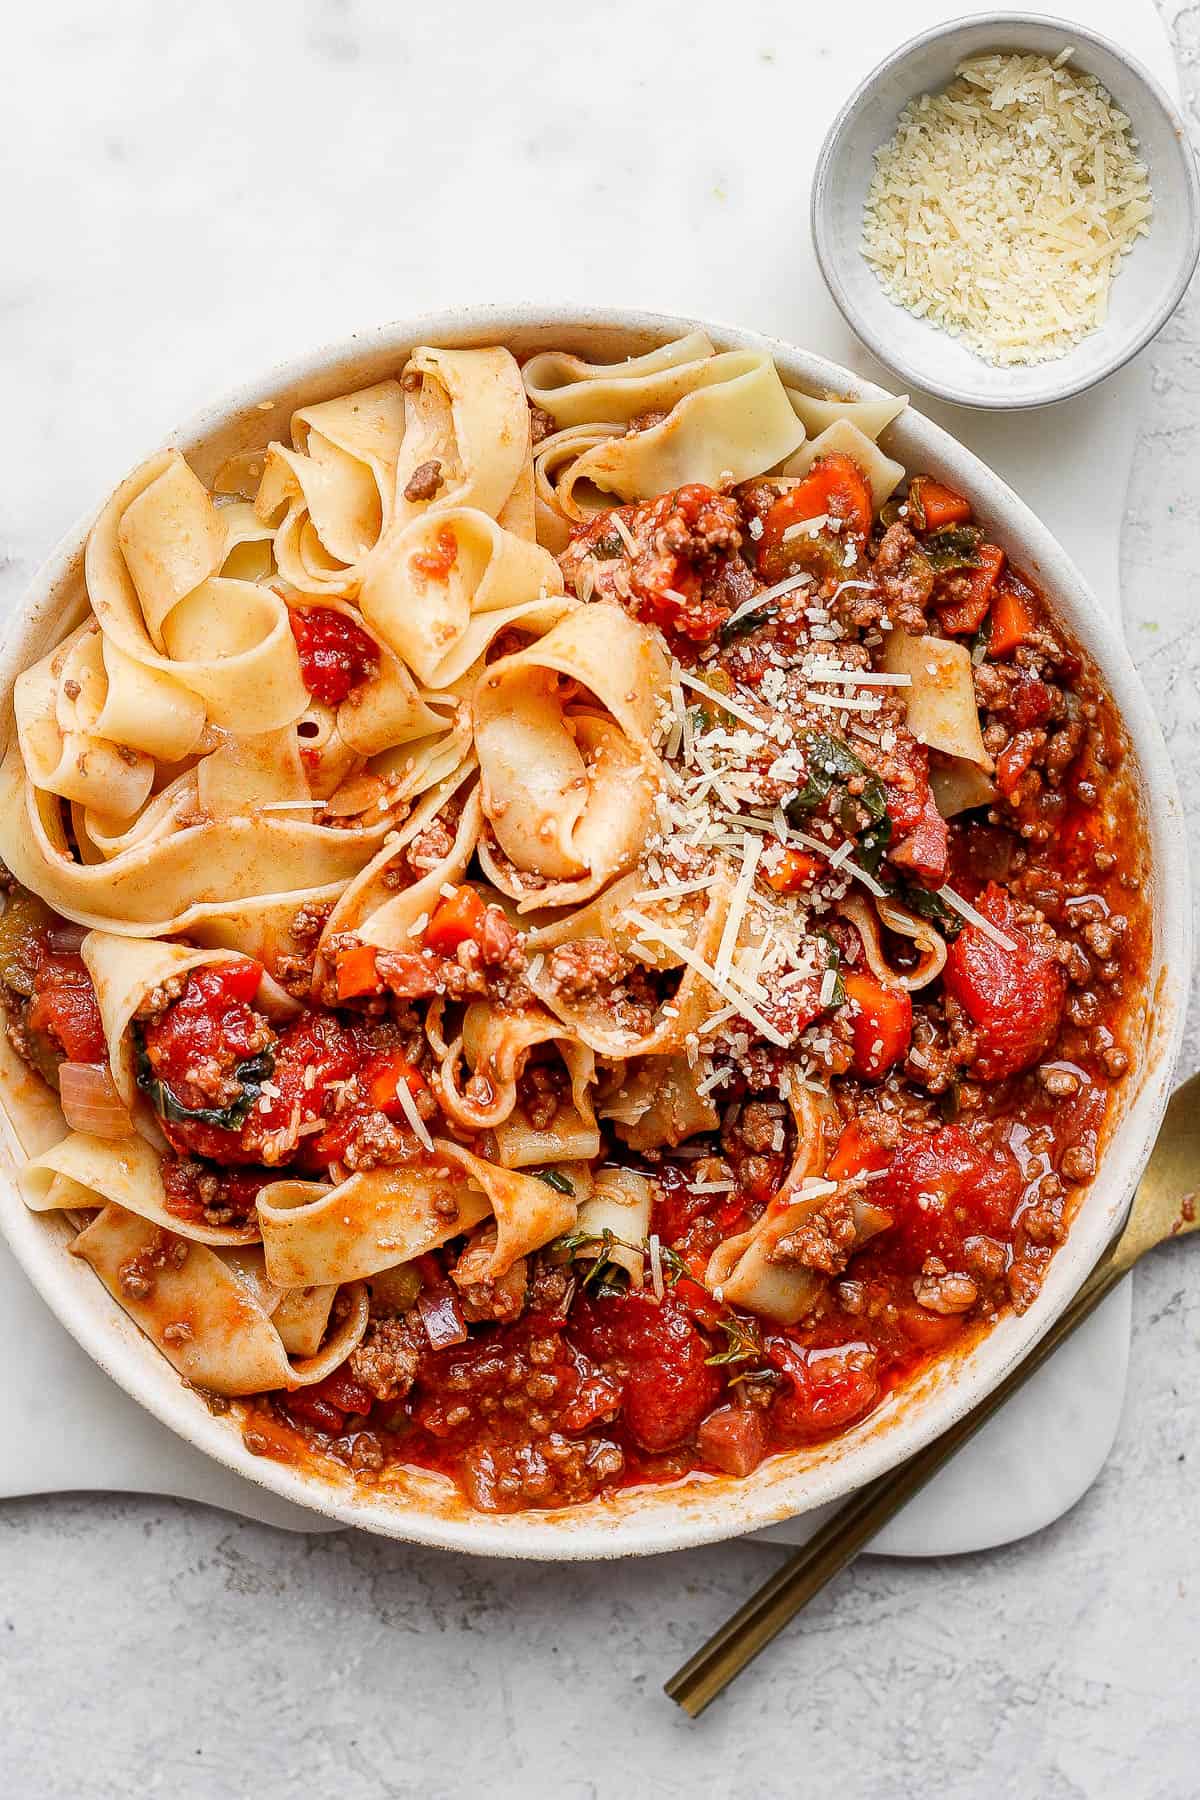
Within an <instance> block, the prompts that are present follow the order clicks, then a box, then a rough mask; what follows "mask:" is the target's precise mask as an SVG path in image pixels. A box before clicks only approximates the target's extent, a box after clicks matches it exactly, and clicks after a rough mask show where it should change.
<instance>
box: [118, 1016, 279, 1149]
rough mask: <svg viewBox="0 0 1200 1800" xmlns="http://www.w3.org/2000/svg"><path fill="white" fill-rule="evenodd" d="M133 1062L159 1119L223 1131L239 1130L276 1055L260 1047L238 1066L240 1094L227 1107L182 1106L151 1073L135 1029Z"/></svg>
mask: <svg viewBox="0 0 1200 1800" xmlns="http://www.w3.org/2000/svg"><path fill="white" fill-rule="evenodd" d="M134 1063H135V1072H136V1078H137V1084H138V1086H139V1087H140V1088H141V1090H142V1092H143V1093H144V1094H145V1095H146V1097H147V1099H148V1100H149V1102H150V1104H151V1106H152V1107H153V1108H154V1110H155V1112H156V1113H157V1114H158V1116H159V1118H160V1119H166V1120H167V1121H168V1122H169V1123H171V1124H174V1125H188V1124H190V1125H215V1126H217V1127H218V1129H220V1130H222V1131H239V1130H240V1129H241V1127H242V1126H243V1125H244V1124H245V1122H246V1118H247V1115H248V1114H249V1112H250V1108H251V1107H252V1106H253V1105H254V1103H255V1101H256V1100H259V1099H260V1098H261V1097H262V1088H263V1082H264V1081H269V1080H270V1079H271V1076H272V1074H273V1072H274V1069H275V1054H274V1052H273V1051H271V1050H262V1051H260V1052H259V1054H258V1055H257V1056H249V1057H247V1058H246V1060H245V1061H244V1062H240V1063H239V1064H238V1065H237V1068H236V1070H235V1073H236V1075H237V1078H238V1081H239V1082H240V1083H241V1088H242V1091H241V1094H240V1095H239V1096H238V1098H237V1099H236V1100H234V1101H232V1102H231V1103H230V1105H228V1106H195V1107H189V1106H183V1105H181V1104H180V1102H179V1101H178V1100H177V1099H176V1098H175V1096H174V1094H173V1093H172V1092H171V1090H170V1088H169V1087H168V1086H167V1084H166V1082H165V1081H163V1080H162V1079H161V1077H160V1076H157V1075H156V1074H155V1073H154V1070H153V1068H152V1067H151V1065H150V1058H149V1057H148V1056H147V1054H146V1046H145V1043H144V1041H143V1039H142V1035H141V1033H140V1032H139V1031H138V1030H137V1028H136V1027H135V1028H134Z"/></svg>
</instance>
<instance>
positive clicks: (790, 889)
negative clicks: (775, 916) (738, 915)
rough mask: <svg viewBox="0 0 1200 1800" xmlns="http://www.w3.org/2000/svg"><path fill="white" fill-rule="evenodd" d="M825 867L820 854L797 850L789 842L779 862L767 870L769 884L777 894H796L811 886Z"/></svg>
mask: <svg viewBox="0 0 1200 1800" xmlns="http://www.w3.org/2000/svg"><path fill="white" fill-rule="evenodd" d="M824 868H825V864H824V862H823V861H822V860H821V858H820V857H819V856H810V855H809V853H808V851H807V850H797V849H796V848H795V847H794V846H793V845H790V844H789V845H788V847H787V849H785V850H784V852H783V854H782V856H781V857H780V858H779V860H778V862H775V863H773V864H772V865H771V867H770V868H769V869H767V870H766V881H767V885H768V886H769V887H773V888H774V889H775V892H776V893H777V894H796V893H799V892H800V890H801V889H802V888H809V887H811V886H812V884H813V882H814V881H816V879H817V877H818V876H819V875H820V874H821V872H822V870H823V869H824Z"/></svg>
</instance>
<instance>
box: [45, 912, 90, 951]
mask: <svg viewBox="0 0 1200 1800" xmlns="http://www.w3.org/2000/svg"><path fill="white" fill-rule="evenodd" d="M87 934H88V930H87V926H86V925H76V924H75V923H74V922H73V921H72V920H71V919H62V920H60V921H59V923H58V924H57V925H51V927H50V929H49V930H48V931H47V933H46V943H47V945H48V947H49V948H50V949H51V950H53V951H55V952H56V954H57V955H59V956H78V954H79V951H80V947H81V945H82V944H83V940H84V938H85V937H86V936H87Z"/></svg>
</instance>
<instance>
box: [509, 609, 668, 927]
mask: <svg viewBox="0 0 1200 1800" xmlns="http://www.w3.org/2000/svg"><path fill="white" fill-rule="evenodd" d="M668 689H669V672H668V667H667V661H666V657H665V656H664V654H663V652H662V649H661V647H660V645H659V642H658V640H657V638H656V636H655V634H654V633H653V632H651V631H649V630H647V628H646V627H645V626H643V625H639V624H638V623H636V622H635V621H634V620H632V619H630V618H629V617H628V615H627V614H625V613H623V612H622V611H621V610H620V608H618V607H613V606H602V605H594V606H585V607H581V608H580V609H579V610H578V611H576V612H573V613H570V614H568V615H567V617H565V618H564V619H562V620H560V622H559V623H558V624H557V625H556V626H555V627H554V628H553V630H552V631H549V632H548V633H547V634H546V636H545V637H544V638H541V639H540V640H539V641H538V642H537V643H536V644H534V645H532V646H530V648H529V649H527V650H522V651H518V652H517V653H516V654H515V655H513V656H507V657H504V658H502V659H501V660H500V661H499V662H496V663H493V664H492V665H491V666H490V667H489V668H488V669H487V670H486V671H485V673H484V674H483V676H482V677H481V679H480V682H479V686H478V687H477V689H476V692H475V706H474V713H475V747H476V751H477V754H478V756H479V767H480V773H481V777H482V784H483V810H484V813H485V815H486V818H487V823H488V831H489V835H486V836H485V837H484V838H483V839H482V840H481V842H480V847H479V857H480V862H481V863H482V865H483V868H484V870H485V873H486V874H487V876H488V878H489V880H491V881H492V882H493V883H494V884H495V885H496V886H497V887H498V888H499V889H500V891H501V892H502V893H505V894H507V895H508V896H509V897H510V898H511V899H513V900H515V901H516V902H517V910H518V911H519V912H528V911H530V910H532V909H535V908H539V907H555V906H569V905H572V904H576V903H578V902H579V901H582V900H587V899H589V898H590V897H591V896H592V895H593V894H595V893H596V892H597V891H598V890H599V889H600V888H601V887H603V886H604V885H605V883H606V882H608V881H610V880H612V878H613V877H614V876H615V875H619V874H621V873H622V872H623V871H624V870H625V869H627V868H629V867H630V866H631V864H632V863H633V862H634V861H635V860H636V858H637V854H638V851H639V850H640V848H641V845H642V843H643V841H644V839H645V835H646V831H647V828H648V826H649V823H650V818H651V814H652V809H653V805H654V797H655V793H656V791H657V788H658V784H659V780H660V775H661V770H660V765H659V762H658V758H657V755H656V754H655V751H654V748H653V734H654V731H655V728H656V725H657V718H658V712H659V709H660V706H661V705H662V703H663V700H664V697H665V695H666V694H667V692H668ZM581 690H582V692H581Z"/></svg>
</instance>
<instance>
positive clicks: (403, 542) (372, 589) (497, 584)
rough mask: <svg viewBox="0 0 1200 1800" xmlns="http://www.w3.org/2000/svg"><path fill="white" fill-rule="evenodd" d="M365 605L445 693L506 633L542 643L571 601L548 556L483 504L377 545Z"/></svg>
mask: <svg viewBox="0 0 1200 1800" xmlns="http://www.w3.org/2000/svg"><path fill="white" fill-rule="evenodd" d="M360 604H361V606H362V612H363V617H364V619H365V620H366V621H367V623H368V625H370V626H371V627H372V629H373V630H374V631H375V633H376V634H377V635H378V637H379V638H380V639H381V640H382V641H383V642H384V643H385V644H387V645H388V646H389V647H390V649H391V650H393V651H394V652H395V653H396V655H397V656H398V657H400V658H401V659H402V661H403V662H404V663H406V664H407V665H408V667H409V668H410V669H411V670H412V671H413V673H414V674H415V675H416V677H417V679H418V680H419V681H421V682H422V683H424V685H425V686H426V687H428V688H433V689H438V690H440V689H444V688H447V687H449V686H451V685H452V684H453V683H454V682H456V681H458V680H459V679H460V678H461V677H462V676H464V675H465V674H466V673H467V671H468V670H470V669H471V668H473V667H474V665H475V664H476V663H478V662H480V661H481V659H482V657H483V655H484V653H485V652H486V650H487V648H488V645H489V644H490V643H491V642H492V640H493V639H494V638H496V637H497V636H498V635H499V634H500V632H502V631H504V630H505V629H506V628H507V627H509V626H516V627H517V628H518V629H519V630H521V631H523V632H526V633H528V634H532V635H538V636H540V634H541V633H542V632H544V631H548V630H549V629H550V627H551V626H552V625H554V624H555V623H556V621H557V620H558V619H560V618H561V617H562V616H563V614H564V613H566V612H569V611H570V610H571V608H572V607H573V606H574V604H575V603H574V602H573V601H572V600H569V599H567V598H566V597H565V596H564V594H563V580H562V575H561V573H560V571H559V567H558V564H557V563H556V562H555V560H554V558H553V557H552V556H551V555H550V553H549V551H547V550H543V549H542V548H541V546H540V545H538V544H535V543H532V542H530V541H529V540H528V539H526V538H522V537H517V536H516V535H515V534H514V533H513V532H511V531H505V530H503V529H502V527H501V526H499V525H497V523H496V522H495V520H494V519H492V518H490V517H489V516H488V514H487V513H486V512H483V511H481V510H480V509H479V508H477V507H466V506H456V507H448V508H445V509H438V510H437V511H434V512H427V513H426V514H425V515H424V516H423V517H421V518H418V519H415V520H414V521H413V522H412V523H411V524H410V525H409V526H407V527H406V529H405V530H403V531H401V532H398V533H395V534H393V535H392V536H391V537H390V538H389V539H388V541H387V542H386V543H385V544H383V545H381V547H380V549H379V552H378V553H377V555H376V556H374V557H373V558H372V560H371V564H370V567H369V569H368V571H367V574H366V578H365V579H364V581H363V585H362V592H361V595H360Z"/></svg>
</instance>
